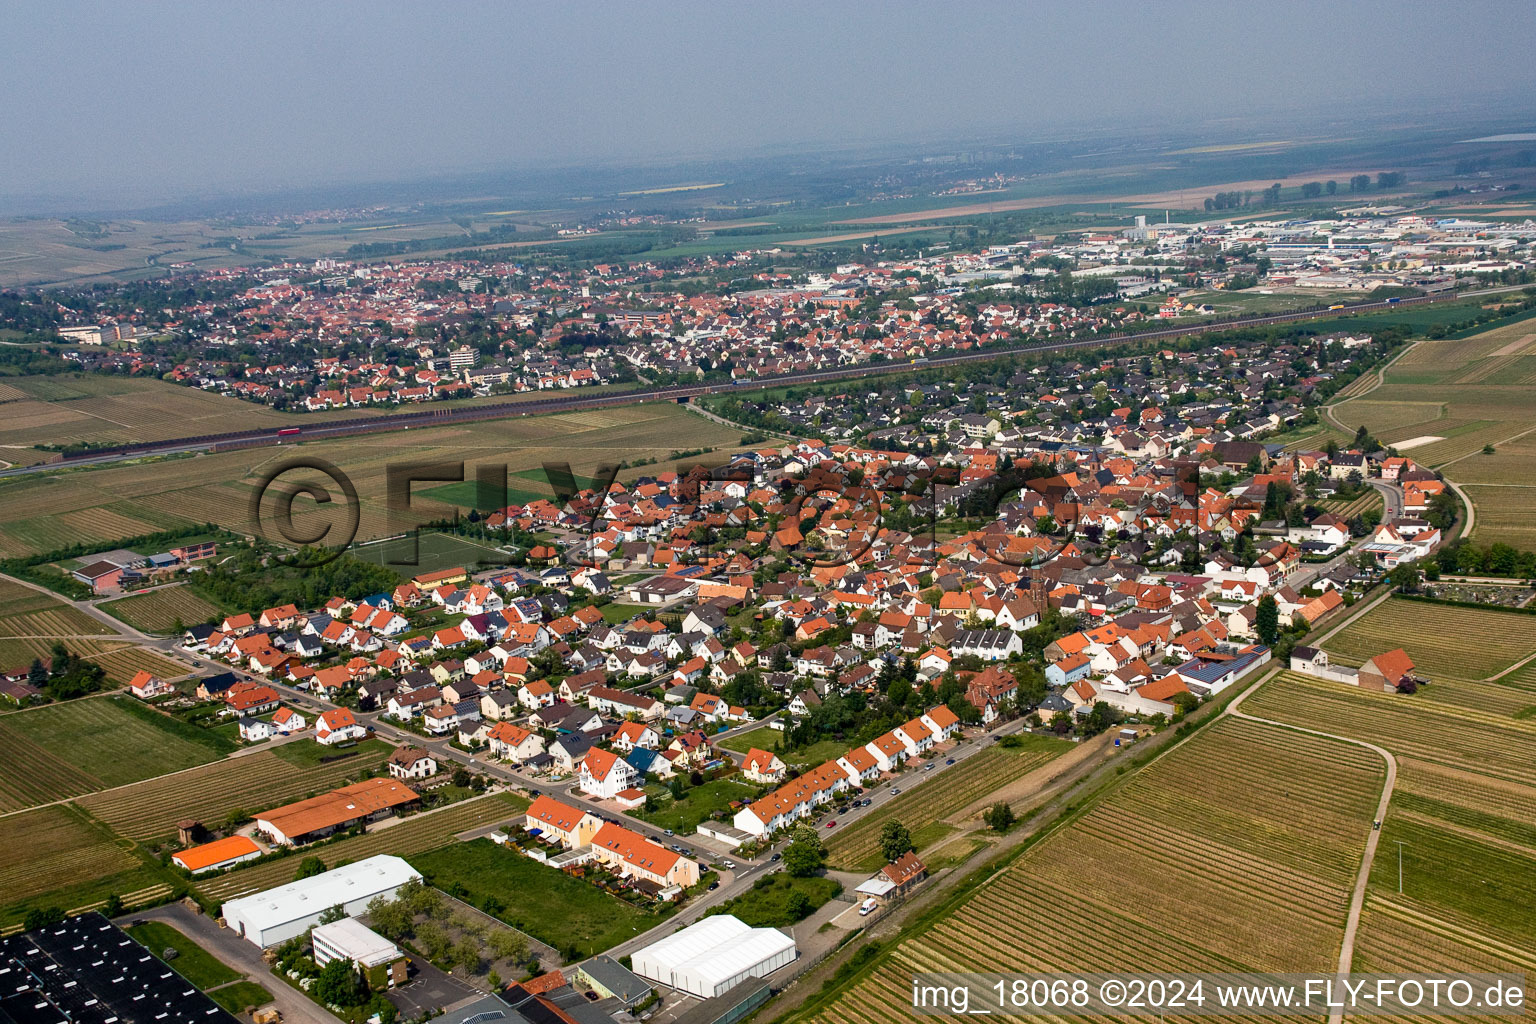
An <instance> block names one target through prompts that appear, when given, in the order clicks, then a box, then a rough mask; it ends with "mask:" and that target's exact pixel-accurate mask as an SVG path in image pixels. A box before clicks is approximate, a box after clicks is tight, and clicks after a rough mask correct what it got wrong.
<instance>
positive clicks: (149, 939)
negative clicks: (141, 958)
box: [128, 921, 242, 989]
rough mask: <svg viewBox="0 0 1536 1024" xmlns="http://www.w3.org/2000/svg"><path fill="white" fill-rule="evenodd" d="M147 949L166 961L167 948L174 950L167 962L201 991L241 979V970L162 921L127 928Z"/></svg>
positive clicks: (146, 922) (147, 922)
mask: <svg viewBox="0 0 1536 1024" xmlns="http://www.w3.org/2000/svg"><path fill="white" fill-rule="evenodd" d="M128 934H129V935H131V936H133V937H134V939H136V940H137V941H138V943H139V945H141V946H143V947H144V948H145V949H147V950H149V951H150V952H151V953H153V954H155V956H157V957H160V958H161V959H164V956H163V955H162V954H163V953H164V951H165V950H166V949H174V950H175V951H176V956H175V957H174V958H172V959H171V960H170V961H168V963H169V966H170V967H171V968H172V969H173V970H175V972H176V973H177V974H179V975H181V976H182V977H183V978H186V979H187V980H188V981H190V982H191V983H192V984H194V985H196V986H197V987H198V988H201V989H210V988H213V987H214V986H216V985H227V984H228V983H230V982H232V981H236V980H238V979H239V978H241V977H242V975H241V974H240V972H239V971H236V970H234V969H233V968H231V967H229V966H227V965H226V964H224V963H223V962H222V961H220V960H218V959H216V958H215V957H214V955H213V954H212V953H210V952H208V951H207V950H206V949H204V948H203V947H202V946H199V945H198V944H197V943H195V942H193V941H192V940H191V939H189V938H187V937H186V936H185V935H183V934H182V933H181V932H179V931H177V930H176V929H175V928H172V927H171V926H170V925H168V924H166V923H165V922H163V921H145V922H144V923H143V924H136V925H133V926H132V927H130V928H129V929H128Z"/></svg>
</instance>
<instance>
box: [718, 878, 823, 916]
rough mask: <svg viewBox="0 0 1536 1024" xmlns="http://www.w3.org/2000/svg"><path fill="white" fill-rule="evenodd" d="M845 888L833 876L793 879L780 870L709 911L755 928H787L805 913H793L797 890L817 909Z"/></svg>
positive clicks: (811, 908) (808, 904) (809, 905)
mask: <svg viewBox="0 0 1536 1024" xmlns="http://www.w3.org/2000/svg"><path fill="white" fill-rule="evenodd" d="M842 889H843V887H842V886H841V885H840V884H838V882H837V881H836V880H835V879H832V878H793V877H791V876H790V875H789V874H788V873H787V872H784V871H779V872H776V873H775V874H771V875H764V876H763V877H761V878H759V879H758V880H757V881H756V882H754V883H753V885H752V888H750V889H748V890H747V891H746V892H744V893H742V894H741V895H740V896H737V897H736V898H735V899H731V900H726V901H725V902H724V903H722V904H720V906H719V907H716V908H713V909H712V910H711V911H710V913H711V914H730V915H731V916H732V917H737V918H740V919H741V920H742V921H743V922H744V923H746V924H749V925H751V926H752V927H753V928H787V927H789V926H790V925H792V924H795V923H796V922H797V921H800V920H803V919H804V916H805V915H797V914H795V912H794V910H795V908H794V907H793V906H792V905H791V900H792V899H793V898H794V894H795V893H799V894H800V895H802V896H804V897H805V904H806V906H807V907H809V908H810V910H815V909H816V908H817V907H819V906H821V905H822V904H824V903H826V902H827V900H830V899H831V898H832V897H834V896H836V895H837V894H838V893H839V892H841V891H842ZM807 913H809V911H807Z"/></svg>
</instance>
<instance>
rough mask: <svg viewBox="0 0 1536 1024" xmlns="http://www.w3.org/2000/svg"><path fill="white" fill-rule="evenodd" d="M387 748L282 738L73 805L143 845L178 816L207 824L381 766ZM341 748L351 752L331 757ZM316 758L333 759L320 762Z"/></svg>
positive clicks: (163, 834) (164, 833)
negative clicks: (275, 743)
mask: <svg viewBox="0 0 1536 1024" xmlns="http://www.w3.org/2000/svg"><path fill="white" fill-rule="evenodd" d="M391 749H393V748H392V747H391V746H390V744H388V743H385V742H383V741H382V740H368V741H365V742H363V743H359V744H358V745H357V746H355V747H350V748H348V749H347V750H346V751H338V750H333V749H332V748H330V747H323V746H321V745H320V744H318V743H315V742H312V741H299V742H297V743H285V744H282V745H281V746H277V747H272V748H270V749H267V750H261V751H256V752H253V753H251V754H248V755H245V756H242V757H233V758H224V759H223V760H219V761H215V762H213V763H211V764H205V765H202V766H200V767H198V768H194V769H191V770H190V771H185V772H182V773H180V774H177V775H167V776H164V777H161V778H158V779H148V780H145V781H143V782H140V783H137V784H136V785H133V786H128V787H124V788H121V789H116V790H113V791H111V792H109V793H92V794H90V795H88V796H84V797H81V798H80V799H79V803H80V805H81V806H82V807H84V808H85V809H86V810H88V811H90V813H91V814H93V815H95V816H96V817H97V818H99V819H100V820H102V821H104V822H106V823H107V824H108V825H109V826H111V827H112V828H113V829H114V830H115V831H116V832H117V833H118V834H119V835H123V836H127V837H128V838H129V839H133V840H137V841H140V842H149V841H153V840H158V839H165V838H167V837H169V836H171V835H174V834H175V831H176V823H177V822H178V821H181V820H182V819H185V818H192V819H194V820H197V821H201V822H203V823H205V824H207V825H209V826H210V827H212V826H215V825H217V824H218V823H219V822H222V821H224V820H225V819H226V818H227V817H228V816H229V815H230V814H231V813H232V812H234V811H244V812H245V813H247V814H250V813H253V812H257V811H263V810H266V809H268V808H270V807H276V806H278V805H280V804H284V803H287V802H289V801H291V800H298V799H302V798H304V797H306V796H308V795H310V794H311V793H319V792H324V791H326V790H329V789H335V788H336V787H337V786H341V785H345V784H346V783H348V782H356V781H358V780H359V779H361V778H362V777H363V774H364V773H365V772H368V771H374V770H377V769H378V768H380V767H381V766H382V765H383V763H384V760H385V758H387V757H388V756H389V752H390V750H391ZM344 753H350V754H351V755H352V756H350V757H338V755H340V754H344ZM321 756H329V757H332V758H336V759H335V760H332V761H330V762H329V763H326V764H321V763H320V761H319V759H320V757H321Z"/></svg>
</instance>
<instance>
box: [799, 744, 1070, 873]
mask: <svg viewBox="0 0 1536 1024" xmlns="http://www.w3.org/2000/svg"><path fill="white" fill-rule="evenodd" d="M1026 741H1027V742H1026V744H1025V746H1022V747H999V746H997V745H995V744H994V745H992V746H990V747H987V748H986V749H984V750H980V751H978V752H976V753H974V754H971V755H970V756H969V757H968V758H967V759H966V760H963V761H960V762H958V763H957V764H954V765H952V766H950V767H948V768H945V769H944V770H943V771H942V772H940V773H939V774H938V775H937V777H935V778H933V779H927V780H924V781H922V782H917V781H916V780H915V779H913V780H912V783H913V784H912V788H911V789H904V790H903V792H902V794H901V795H900V796H898V797H896V798H895V799H894V800H890V801H888V802H886V803H884V804H882V805H881V806H880V807H878V808H873V809H872V810H871V813H868V814H865V815H864V816H863V817H862V818H860V819H859V820H858V821H857V822H855V823H854V824H852V825H850V826H848V827H847V828H845V829H842V830H841V831H838V832H836V833H834V834H833V836H832V838H831V839H829V840H827V844H826V845H827V855H828V863H829V864H830V865H831V866H832V867H834V868H845V869H859V870H870V871H873V870H877V869H878V868H879V867H880V865H881V864H882V863H884V858H882V857H881V855H880V827H881V826H882V825H884V824H885V823H886V822H887V821H892V820H896V821H900V822H902V823H903V824H905V825H906V826H907V827H908V828H909V829H911V830H912V833H913V836H914V837H917V836H918V835H919V834H920V833H921V832H922V831H923V828H924V827H927V826H929V825H930V823H937V822H941V821H942V820H943V819H944V818H946V817H948V816H949V815H951V814H953V813H956V812H959V811H960V810H962V809H963V808H965V807H967V806H968V805H970V804H972V803H974V802H975V801H977V800H980V799H982V798H984V797H985V796H986V795H987V794H989V793H992V792H995V791H996V790H999V789H1001V788H1002V787H1004V786H1006V785H1007V784H1008V783H1010V782H1012V781H1014V780H1015V779H1018V778H1021V777H1023V776H1024V775H1026V774H1028V773H1029V772H1031V771H1033V770H1034V769H1036V768H1038V767H1040V766H1041V765H1043V764H1045V763H1046V762H1047V761H1049V760H1051V759H1052V758H1054V757H1057V756H1059V755H1061V754H1063V753H1065V752H1066V751H1068V750H1070V749H1072V744H1070V743H1068V742H1066V741H1065V740H1057V739H1050V738H1047V737H1043V736H1029V737H1026ZM908 778H911V776H910V774H909V776H908ZM893 785H896V786H901V785H902V783H901V781H900V780H899V779H898V781H896V782H895V783H893ZM949 835H950V830H948V829H942V830H941V829H933V830H930V831H929V833H928V835H927V836H926V837H925V838H928V840H929V842H928V844H920V845H919V852H921V849H922V846H923V845H930V844H936V843H939V842H942V841H943V840H945V839H947V838H949Z"/></svg>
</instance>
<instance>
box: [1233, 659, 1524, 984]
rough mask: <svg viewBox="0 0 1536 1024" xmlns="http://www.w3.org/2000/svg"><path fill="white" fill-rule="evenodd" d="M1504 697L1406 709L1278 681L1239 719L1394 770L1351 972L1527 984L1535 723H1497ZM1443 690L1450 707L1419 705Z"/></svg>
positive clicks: (1515, 691) (1310, 682)
mask: <svg viewBox="0 0 1536 1024" xmlns="http://www.w3.org/2000/svg"><path fill="white" fill-rule="evenodd" d="M1506 678H1513V676H1512V677H1506ZM1496 688H1498V686H1497V684H1467V683H1462V682H1460V681H1457V680H1442V681H1437V682H1434V683H1431V685H1430V686H1429V688H1428V689H1427V690H1421V691H1420V692H1419V693H1418V694H1415V695H1413V696H1406V695H1401V694H1384V693H1371V692H1368V691H1365V690H1361V689H1359V688H1357V687H1351V686H1346V685H1343V684H1339V683H1334V682H1330V681H1328V680H1323V679H1316V678H1311V677H1307V676H1301V675H1296V674H1293V673H1282V674H1281V675H1279V676H1277V677H1276V678H1275V679H1274V680H1273V681H1272V682H1270V683H1268V684H1266V685H1265V686H1264V687H1263V688H1262V689H1261V690H1260V691H1259V692H1258V693H1257V694H1255V695H1254V696H1253V697H1251V698H1249V700H1247V701H1246V702H1245V703H1244V705H1243V710H1244V711H1245V712H1248V713H1250V714H1256V715H1263V716H1264V717H1266V718H1272V719H1275V720H1278V721H1282V722H1286V723H1289V724H1294V725H1298V726H1301V727H1303V728H1308V729H1324V730H1327V731H1329V732H1333V733H1337V734H1340V735H1344V736H1351V737H1356V738H1359V739H1362V740H1366V741H1368V742H1371V743H1375V744H1378V745H1380V746H1383V747H1385V748H1386V749H1388V750H1390V751H1391V752H1392V753H1393V754H1394V755H1395V756H1396V758H1397V761H1398V780H1397V787H1396V789H1395V790H1394V792H1393V795H1392V801H1391V803H1390V805H1389V806H1388V810H1387V816H1386V820H1385V822H1384V824H1383V825H1382V831H1381V845H1380V847H1379V848H1378V851H1377V854H1376V860H1375V863H1374V864H1373V865H1372V870H1371V878H1370V885H1369V888H1368V890H1367V894H1366V903H1365V911H1364V914H1363V916H1362V918H1361V929H1360V934H1359V937H1358V940H1357V943H1356V955H1355V969H1356V970H1360V971H1375V972H1383V973H1386V972H1393V971H1401V970H1410V969H1412V968H1411V967H1410V966H1409V965H1410V964H1412V963H1414V962H1420V963H1422V962H1424V961H1423V958H1424V957H1425V956H1426V955H1432V956H1433V962H1434V963H1435V965H1436V967H1437V968H1439V969H1461V970H1474V969H1475V970H1489V971H1502V970H1512V971H1527V972H1528V971H1529V970H1530V969H1531V967H1532V965H1533V963H1536V959H1533V958H1532V956H1531V955H1530V950H1531V949H1532V948H1533V946H1536V917H1533V916H1532V915H1531V913H1530V907H1531V906H1532V905H1533V903H1536V722H1532V721H1530V720H1529V719H1522V718H1520V717H1519V716H1510V715H1508V714H1507V713H1506V712H1505V711H1503V710H1500V708H1499V707H1498V706H1497V705H1495V704H1494V703H1493V701H1492V699H1490V696H1489V694H1488V693H1487V692H1486V691H1491V690H1494V689H1496ZM1533 688H1536V679H1524V680H1521V681H1519V682H1516V683H1511V685H1509V686H1507V687H1503V689H1504V690H1505V691H1506V692H1507V693H1510V694H1512V695H1513V696H1514V698H1515V699H1516V700H1524V701H1526V702H1527V703H1529V702H1532V701H1536V692H1532V689H1533ZM1442 689H1447V690H1449V691H1450V692H1449V693H1448V694H1447V699H1445V700H1443V701H1431V700H1428V699H1424V698H1425V697H1426V696H1427V695H1429V694H1432V693H1434V691H1437V690H1442ZM1399 842H1401V843H1402V844H1403V845H1402V847H1401V855H1402V892H1401V893H1399V892H1398V853H1399V847H1398V843H1399Z"/></svg>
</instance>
